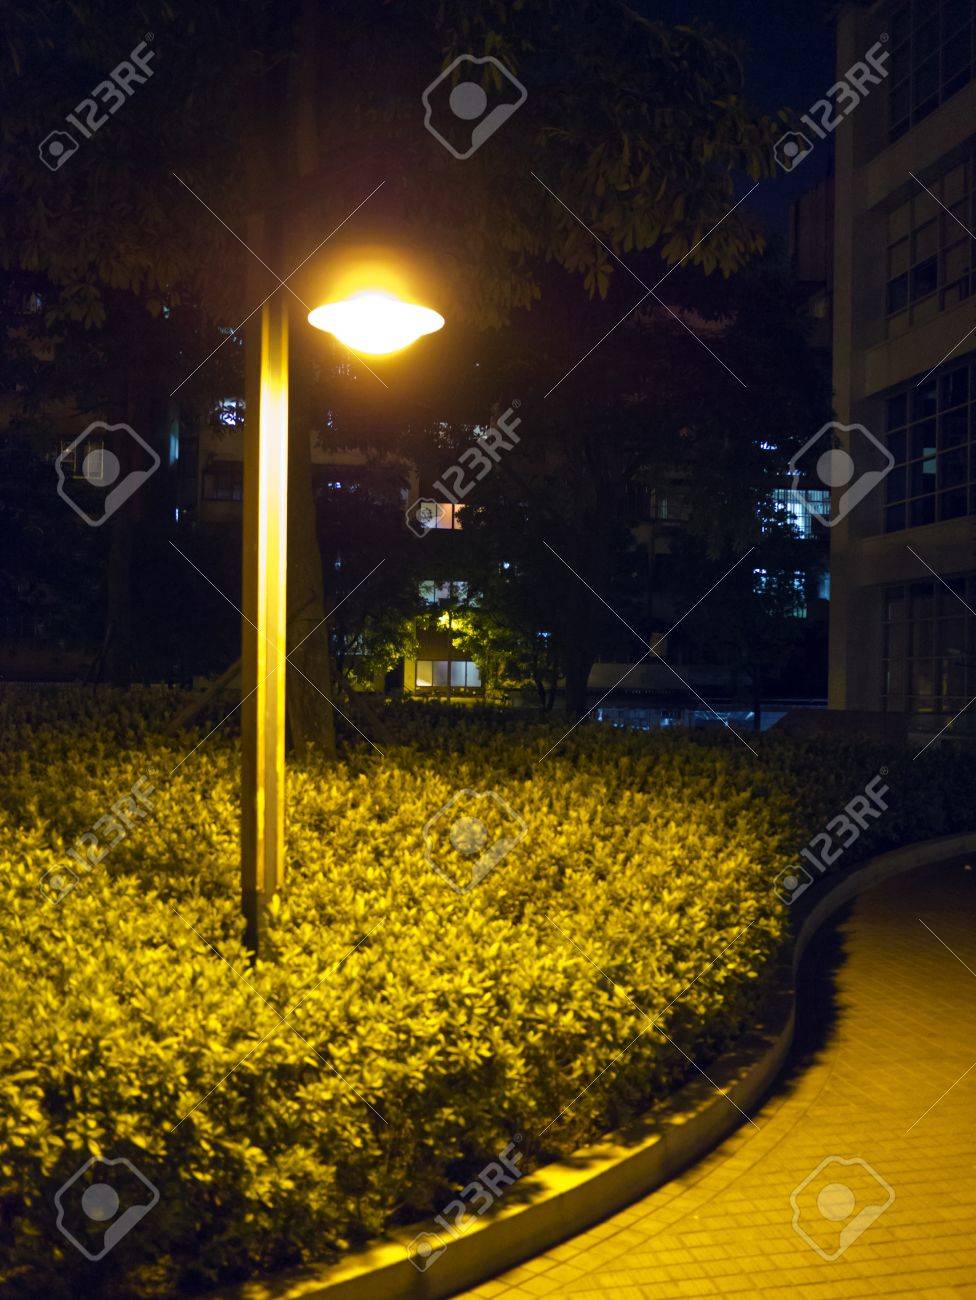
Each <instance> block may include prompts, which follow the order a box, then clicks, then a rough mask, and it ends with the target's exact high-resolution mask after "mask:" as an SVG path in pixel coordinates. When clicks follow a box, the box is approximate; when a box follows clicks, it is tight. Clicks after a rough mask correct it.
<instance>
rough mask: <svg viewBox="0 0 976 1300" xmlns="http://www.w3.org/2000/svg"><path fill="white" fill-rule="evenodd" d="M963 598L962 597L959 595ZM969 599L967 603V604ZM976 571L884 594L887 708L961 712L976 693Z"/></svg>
mask: <svg viewBox="0 0 976 1300" xmlns="http://www.w3.org/2000/svg"><path fill="white" fill-rule="evenodd" d="M960 598H961V599H960ZM963 601H965V602H966V604H965V605H964V604H963V603H962V602H963ZM966 605H968V606H969V607H970V609H973V608H976V575H974V574H969V575H968V576H967V577H961V578H949V579H947V580H946V584H945V585H943V584H942V583H941V582H935V581H932V582H913V583H910V584H906V585H904V586H898V587H889V588H887V590H886V591H885V593H884V634H885V635H884V655H885V659H884V686H883V693H884V707H885V708H886V709H893V710H898V711H906V712H909V713H947V714H949V715H950V716H951V715H952V714H955V713H958V712H959V710H960V709H962V708H963V707H964V706H965V705H966V704H967V703H968V702H969V701H970V700H971V699H972V698H973V696H974V695H976V617H974V616H973V615H972V614H971V613H970V612H969V611H968V610H967V609H966Z"/></svg>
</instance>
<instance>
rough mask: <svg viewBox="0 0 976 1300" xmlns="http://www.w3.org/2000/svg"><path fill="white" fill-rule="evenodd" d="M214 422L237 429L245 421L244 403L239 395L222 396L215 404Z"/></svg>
mask: <svg viewBox="0 0 976 1300" xmlns="http://www.w3.org/2000/svg"><path fill="white" fill-rule="evenodd" d="M214 423H215V424H220V425H222V426H223V427H224V428H225V429H236V428H239V427H240V425H242V424H243V423H244V403H243V402H242V401H241V400H240V399H239V398H237V397H222V398H221V399H220V401H219V402H216V403H215V404H214Z"/></svg>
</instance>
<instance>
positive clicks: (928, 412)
mask: <svg viewBox="0 0 976 1300" xmlns="http://www.w3.org/2000/svg"><path fill="white" fill-rule="evenodd" d="M936 392H937V386H936V382H935V380H934V379H930V380H929V382H928V383H926V384H922V385H920V387H918V388H916V389H915V392H914V394H913V395H912V417H913V419H916V420H924V419H927V418H928V417H929V416H932V415H935V404H936Z"/></svg>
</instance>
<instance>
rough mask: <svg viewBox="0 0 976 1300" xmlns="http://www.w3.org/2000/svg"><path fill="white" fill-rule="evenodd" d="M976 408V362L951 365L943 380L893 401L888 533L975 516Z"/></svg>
mask: <svg viewBox="0 0 976 1300" xmlns="http://www.w3.org/2000/svg"><path fill="white" fill-rule="evenodd" d="M974 405H976V360H966V361H963V362H961V363H958V362H957V363H956V364H955V365H951V366H950V363H947V368H946V371H945V373H944V374H942V375H940V376H939V378H938V379H935V378H933V379H929V380H927V381H926V382H925V383H923V384H916V383H915V382H914V381H909V383H908V384H906V385H905V389H904V391H902V392H898V393H895V394H894V395H893V396H891V397H889V398H888V402H887V433H886V437H887V444H888V450H889V451H890V452H891V454H892V455H893V456H894V458H895V464H894V467H893V468H892V469H891V470H890V472H889V473H888V475H887V477H886V478H885V531H886V532H889V533H891V532H896V531H898V530H899V529H902V528H917V527H920V526H922V525H924V524H934V523H936V522H938V521H939V520H942V519H958V518H959V516H960V515H965V514H969V513H974V512H976V482H974V471H976V459H974V456H976V453H974V451H973V443H972V436H971V430H972V428H973V415H972V411H973V406H974Z"/></svg>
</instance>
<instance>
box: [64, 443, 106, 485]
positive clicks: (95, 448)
mask: <svg viewBox="0 0 976 1300" xmlns="http://www.w3.org/2000/svg"><path fill="white" fill-rule="evenodd" d="M69 447H71V444H70V443H69V442H62V443H61V445H60V447H59V449H58V460H59V462H60V464H61V468H62V469H63V470H64V472H65V473H66V474H70V475H71V476H72V478H83V479H85V481H86V482H88V483H91V484H92V485H93V486H94V487H99V486H101V484H102V480H103V478H104V475H105V443H104V441H103V440H102V439H101V438H89V439H88V441H87V442H83V443H80V444H79V446H77V447H73V448H72V449H71V450H70V451H69V450H68V448H69ZM79 456H80V459H79Z"/></svg>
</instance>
